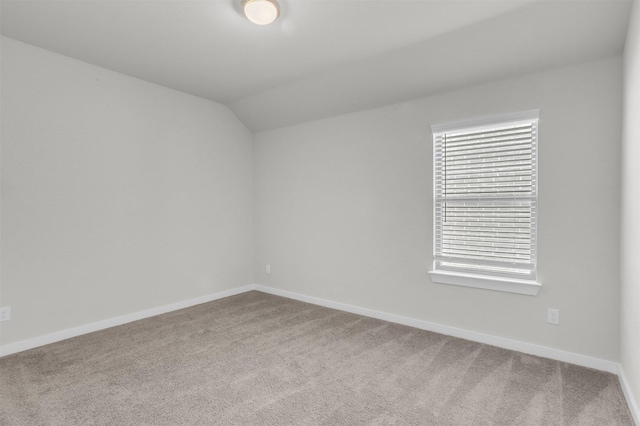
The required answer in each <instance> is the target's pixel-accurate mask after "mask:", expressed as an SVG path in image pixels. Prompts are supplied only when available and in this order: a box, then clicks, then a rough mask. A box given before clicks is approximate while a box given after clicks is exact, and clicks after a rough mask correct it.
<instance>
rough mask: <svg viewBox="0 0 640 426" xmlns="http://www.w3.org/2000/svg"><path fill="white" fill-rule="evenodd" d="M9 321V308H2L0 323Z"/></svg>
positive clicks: (0, 310)
mask: <svg viewBox="0 0 640 426" xmlns="http://www.w3.org/2000/svg"><path fill="white" fill-rule="evenodd" d="M10 319H11V306H3V307H2V308H0V322H2V321H9V320H10Z"/></svg>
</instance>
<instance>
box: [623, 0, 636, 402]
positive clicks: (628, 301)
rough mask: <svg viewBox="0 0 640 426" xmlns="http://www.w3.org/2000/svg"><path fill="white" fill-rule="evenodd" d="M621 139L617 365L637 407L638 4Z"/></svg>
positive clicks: (628, 59) (632, 26)
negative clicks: (618, 350) (626, 381)
mask: <svg viewBox="0 0 640 426" xmlns="http://www.w3.org/2000/svg"><path fill="white" fill-rule="evenodd" d="M624 59H625V62H624V76H625V79H624V86H625V87H624V88H625V90H624V127H623V139H622V159H623V165H622V230H621V233H620V235H621V248H622V249H621V251H622V253H621V259H622V265H621V266H622V267H621V271H622V273H621V295H620V296H621V297H620V363H621V364H622V368H623V369H624V372H625V375H626V377H627V379H628V381H629V386H630V387H631V390H632V392H633V395H634V396H635V398H636V405H637V406H638V407H640V399H639V398H640V267H639V266H638V262H639V261H640V221H639V220H638V219H640V3H639V2H638V1H636V2H634V5H633V10H632V14H631V22H630V23H629V35H628V36H627V42H626V46H625V58H624Z"/></svg>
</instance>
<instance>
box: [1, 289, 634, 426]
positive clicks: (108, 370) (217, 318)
mask: <svg viewBox="0 0 640 426" xmlns="http://www.w3.org/2000/svg"><path fill="white" fill-rule="evenodd" d="M0 424H2V425H65V426H67V425H316V424H322V425H393V424H395V425H632V424H633V421H632V419H631V415H630V412H629V409H628V407H627V405H626V403H625V400H624V396H623V394H622V391H621V389H620V385H619V382H618V379H617V377H616V376H614V375H612V374H608V373H603V372H600V371H595V370H591V369H587V368H582V367H578V366H575V365H570V364H566V363H562V362H557V361H552V360H548V359H543V358H538V357H535V356H529V355H525V354H522V353H518V352H513V351H508V350H504V349H500V348H496V347H492V346H488V345H483V344H480V343H474V342H470V341H466V340H462V339H457V338H453V337H448V336H444V335H440V334H436V333H431V332H427V331H422V330H418V329H414V328H411V327H406V326H401V325H397V324H392V323H388V322H384V321H380V320H376V319H371V318H367V317H362V316H358V315H354V314H350V313H345V312H341V311H336V310H332V309H327V308H323V307H319V306H315V305H310V304H306V303H302V302H297V301H293V300H289V299H285V298H281V297H276V296H272V295H268V294H264V293H260V292H255V291H253V292H249V293H244V294H241V295H238V296H233V297H229V298H226V299H221V300H217V301H214V302H210V303H206V304H202V305H198V306H195V307H192V308H188V309H183V310H180V311H175V312H171V313H168V314H164V315H160V316H157V317H153V318H149V319H145V320H141V321H137V322H134V323H130V324H126V325H123V326H119V327H114V328H111V329H107V330H103V331H99V332H95V333H91V334H87V335H84V336H80V337H76V338H73V339H69V340H65V341H62V342H58V343H54V344H51V345H47V346H43V347H40V348H36V349H32V350H29V351H25V352H21V353H18V354H14V355H11V356H7V357H4V358H2V359H0Z"/></svg>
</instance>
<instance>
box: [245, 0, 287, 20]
mask: <svg viewBox="0 0 640 426" xmlns="http://www.w3.org/2000/svg"><path fill="white" fill-rule="evenodd" d="M242 10H244V14H245V16H246V17H247V19H249V20H250V21H251V22H253V23H254V24H258V25H267V24H270V23H272V22H273V21H275V20H276V19H277V18H278V16H279V15H280V6H278V2H277V1H276V0H242Z"/></svg>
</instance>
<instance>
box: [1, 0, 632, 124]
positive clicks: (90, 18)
mask: <svg viewBox="0 0 640 426" xmlns="http://www.w3.org/2000/svg"><path fill="white" fill-rule="evenodd" d="M279 3H280V5H281V16H280V18H279V19H278V20H277V21H276V22H275V23H274V24H272V25H269V26H256V25H254V24H252V23H250V22H249V21H248V20H247V19H246V18H245V17H244V16H243V15H242V13H241V8H240V0H209V1H203V0H198V1H194V0H172V1H166V0H160V1H153V0H146V1H133V0H110V1H100V0H81V1H68V0H61V1H58V0H46V1H34V0H2V1H1V3H0V5H1V10H0V14H1V26H0V31H1V33H2V34H3V35H5V36H7V37H11V38H14V39H17V40H20V41H23V42H26V43H30V44H33V45H36V46H39V47H42V48H45V49H48V50H52V51H54V52H58V53H61V54H63V55H67V56H70V57H73V58H76V59H79V60H82V61H85V62H88V63H91V64H95V65H98V66H101V67H104V68H107V69H111V70H114V71H117V72H121V73H124V74H127V75H131V76H134V77H138V78H141V79H144V80H147V81H150V82H153V83H157V84H159V85H162V86H166V87H170V88H173V89H176V90H180V91H183V92H187V93H191V94H194V95H197V96H201V97H203V98H207V99H211V100H213V101H216V102H220V103H223V104H226V105H228V106H229V107H230V108H231V109H232V110H233V111H234V112H235V113H236V115H237V116H238V117H239V118H240V119H241V120H242V121H243V122H244V123H245V125H247V127H248V128H249V129H251V130H252V131H261V130H266V129H272V128H277V127H281V126H285V125H291V124H296V123H300V122H304V121H309V120H314V119H318V118H323V117H328V116H332V115H337V114H341V113H347V112H352V111H357V110H361V109H366V108H372V107H376V106H382V105H386V104H390V103H393V102H399V101H403V100H408V99H413V98H418V97H422V96H427V95H431V94H435V93H441V92H444V91H447V90H452V89H456V88H459V87H464V86H469V85H475V84H481V83H484V82H489V81H493V80H497V79H503V78H508V77H512V76H516V75H521V74H526V73H530V72H536V71H540V70H544V69H548V68H552V67H558V66H563V65H568V64H572V63H577V62H581V61H588V60H592V59H596V58H599V57H605V56H611V55H616V54H620V53H621V52H622V49H623V47H624V40H625V35H626V31H627V25H628V20H629V12H630V9H631V1H630V0H504V1H501V0H279Z"/></svg>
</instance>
